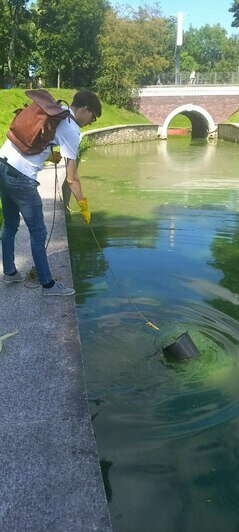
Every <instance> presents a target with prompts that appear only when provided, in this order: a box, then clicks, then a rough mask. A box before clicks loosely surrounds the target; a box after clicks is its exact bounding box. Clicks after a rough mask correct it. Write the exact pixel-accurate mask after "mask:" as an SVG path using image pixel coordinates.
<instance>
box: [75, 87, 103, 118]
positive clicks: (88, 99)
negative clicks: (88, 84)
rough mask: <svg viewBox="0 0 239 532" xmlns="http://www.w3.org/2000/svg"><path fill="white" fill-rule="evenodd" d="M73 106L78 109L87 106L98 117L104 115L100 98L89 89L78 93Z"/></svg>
mask: <svg viewBox="0 0 239 532" xmlns="http://www.w3.org/2000/svg"><path fill="white" fill-rule="evenodd" d="M72 105H74V106H75V107H78V108H80V107H84V106H87V107H88V108H89V110H90V111H92V112H93V113H94V115H95V116H97V117H99V116H101V113H102V106H101V102H100V100H99V98H98V96H96V94H95V93H94V92H93V91H90V90H88V89H82V90H80V91H78V92H76V94H75V96H74V98H73V102H72Z"/></svg>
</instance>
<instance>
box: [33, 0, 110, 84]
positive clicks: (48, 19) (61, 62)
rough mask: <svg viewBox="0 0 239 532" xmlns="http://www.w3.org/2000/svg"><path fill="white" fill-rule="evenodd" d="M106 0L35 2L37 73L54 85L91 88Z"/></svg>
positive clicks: (47, 0)
mask: <svg viewBox="0 0 239 532" xmlns="http://www.w3.org/2000/svg"><path fill="white" fill-rule="evenodd" d="M108 8H109V5H108V0H91V1H90V2H88V1H87V0H38V1H37V3H36V5H35V6H34V13H35V23H36V36H35V40H36V51H35V53H34V62H35V65H36V68H37V70H38V72H39V73H41V74H42V75H44V76H45V77H46V78H47V81H48V83H50V84H53V85H55V84H56V79H57V76H58V85H59V80H60V76H61V81H62V83H63V84H64V85H71V86H83V85H85V86H91V85H92V84H93V83H94V79H95V76H96V70H97V68H98V61H99V54H98V45H97V36H98V34H99V32H100V30H101V27H102V24H103V20H104V17H105V13H106V11H107V9H108Z"/></svg>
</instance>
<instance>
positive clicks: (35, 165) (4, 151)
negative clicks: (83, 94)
mask: <svg viewBox="0 0 239 532" xmlns="http://www.w3.org/2000/svg"><path fill="white" fill-rule="evenodd" d="M63 108H64V109H66V107H63ZM70 112H71V114H72V115H73V116H74V113H73V111H72V109H70ZM52 144H54V145H55V146H60V153H61V156H62V157H66V158H67V159H74V160H76V158H77V153H78V148H79V144H80V129H79V127H78V125H77V124H76V122H74V120H69V119H68V118H65V119H64V120H61V122H60V123H59V125H58V126H57V128H56V134H55V137H54V140H53V141H52ZM50 152H51V147H50V146H48V147H47V148H46V149H45V150H43V151H42V152H41V153H38V154H36V155H24V154H23V153H21V152H20V151H19V150H18V149H17V148H16V146H14V144H12V142H11V141H10V140H9V139H7V140H6V142H4V144H3V146H2V147H1V148H0V157H1V158H4V157H6V158H7V162H8V163H9V164H10V165H11V166H13V167H14V168H16V170H19V172H22V173H23V174H25V175H27V176H28V177H31V178H32V179H37V173H38V172H39V170H42V168H43V165H44V162H45V161H46V159H47V158H48V156H49V154H50Z"/></svg>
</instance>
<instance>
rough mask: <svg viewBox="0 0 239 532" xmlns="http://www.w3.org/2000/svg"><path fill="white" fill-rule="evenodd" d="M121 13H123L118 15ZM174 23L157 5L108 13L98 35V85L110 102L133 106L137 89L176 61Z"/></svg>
mask: <svg viewBox="0 0 239 532" xmlns="http://www.w3.org/2000/svg"><path fill="white" fill-rule="evenodd" d="M119 15H120V16H119ZM174 31H175V28H174V25H173V23H172V21H171V20H168V19H165V18H162V16H161V15H160V11H159V10H158V8H157V5H156V6H153V8H148V7H147V6H145V7H144V8H141V7H140V8H139V9H138V10H137V11H133V10H132V9H131V10H130V9H127V10H124V12H122V11H121V13H120V14H119V12H117V11H114V10H111V11H109V12H108V14H107V17H106V19H105V23H104V26H103V31H102V34H101V35H100V37H99V44H100V51H101V61H100V73H99V76H98V79H97V87H98V90H99V93H100V95H101V96H102V97H103V98H104V99H105V100H106V101H107V102H108V103H112V104H116V105H119V106H124V107H126V108H130V107H132V106H133V103H134V96H133V95H134V94H135V89H137V87H138V86H140V85H144V84H150V83H155V82H156V80H157V78H158V76H159V75H160V74H161V73H162V72H164V71H165V70H167V69H168V68H169V67H170V68H171V65H172V64H173V63H172V61H173V50H174V45H173V42H175V38H174Z"/></svg>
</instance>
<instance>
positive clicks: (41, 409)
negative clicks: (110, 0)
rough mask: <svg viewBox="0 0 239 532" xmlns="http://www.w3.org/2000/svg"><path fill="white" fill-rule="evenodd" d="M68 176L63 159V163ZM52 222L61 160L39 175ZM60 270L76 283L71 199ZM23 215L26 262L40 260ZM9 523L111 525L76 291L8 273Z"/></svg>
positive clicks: (4, 477) (4, 329) (21, 263)
mask: <svg viewBox="0 0 239 532" xmlns="http://www.w3.org/2000/svg"><path fill="white" fill-rule="evenodd" d="M58 172H59V174H60V176H61V180H62V179H63V176H64V168H63V166H62V167H60V168H59V171H58ZM39 181H40V183H41V186H40V187H39V192H40V194H41V197H42V198H43V201H44V212H45V220H46V224H47V226H48V228H50V227H51V223H52V215H53V198H54V167H53V165H51V166H50V167H49V166H47V167H46V168H45V169H44V170H43V171H42V172H41V173H40V175H39ZM48 257H49V262H50V265H51V268H52V273H53V275H54V276H57V277H60V278H61V280H62V282H64V284H66V285H68V286H72V282H73V281H72V277H71V270H70V260H69V253H68V243H67V237H66V228H65V217H64V208H63V204H62V203H61V202H60V200H59V197H58V199H57V205H56V221H55V226H54V232H53V235H52V238H51V241H50V244H49V247H48ZM32 264H33V263H32V257H31V252H30V244H29V236H28V232H27V229H26V227H25V224H24V223H23V222H21V226H20V229H19V231H18V234H17V238H16V265H17V268H18V269H19V271H21V272H24V273H25V272H27V271H28V270H29V269H30V268H31V266H32ZM0 289H1V317H0V336H2V335H4V334H6V333H9V332H14V331H18V332H17V334H16V335H14V336H12V337H10V338H7V339H6V340H3V343H2V346H3V347H2V351H1V352H0V403H1V408H0V413H1V416H0V431H1V434H0V463H1V466H0V468H1V476H0V478H1V480H0V482H1V488H0V530H1V532H8V531H9V532H15V531H17V532H25V531H31V532H43V531H50V532H63V531H64V532H71V531H72V532H76V531H77V532H93V531H102V532H108V531H111V530H112V528H111V523H110V517H109V511H108V506H107V502H106V496H105V492H104V488H103V482H102V477H101V471H100V466H99V459H98V454H97V449H96V443H95V439H94V433H93V429H92V425H91V420H90V416H89V410H88V403H87V393H86V388H85V378H84V368H83V362H82V353H81V344H80V337H79V325H78V321H77V313H76V307H75V301H74V296H71V297H68V298H61V297H55V298H44V297H43V296H42V295H41V288H39V287H36V288H32V289H31V288H28V287H27V286H26V284H25V283H22V284H12V285H6V284H4V283H3V281H2V279H1V280H0Z"/></svg>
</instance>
